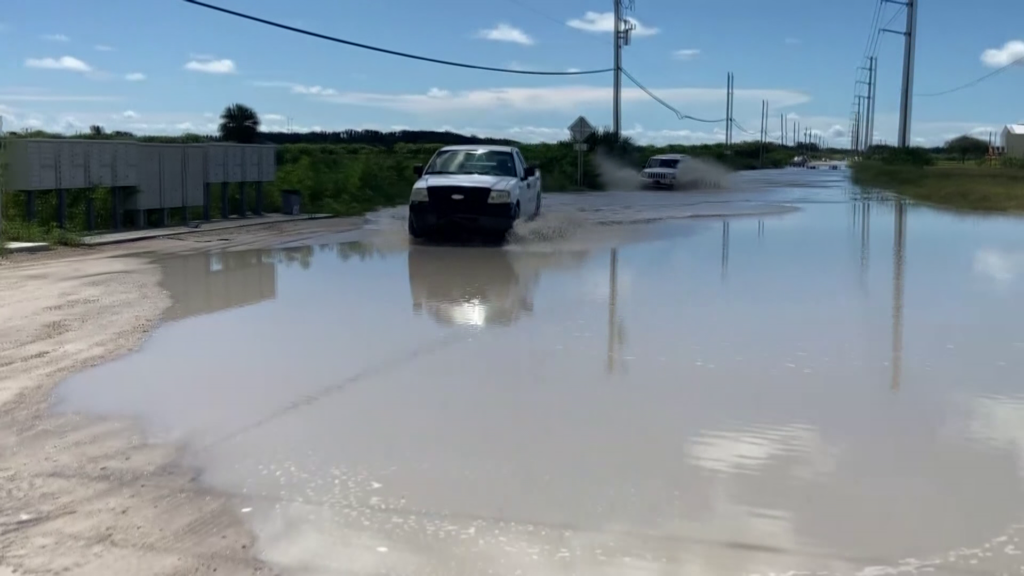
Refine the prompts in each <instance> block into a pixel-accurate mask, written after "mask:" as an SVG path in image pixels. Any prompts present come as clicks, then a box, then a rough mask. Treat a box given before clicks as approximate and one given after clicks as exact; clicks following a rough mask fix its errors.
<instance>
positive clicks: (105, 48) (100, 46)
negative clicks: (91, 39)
mask: <svg viewBox="0 0 1024 576" xmlns="http://www.w3.org/2000/svg"><path fill="white" fill-rule="evenodd" d="M93 48H94V49H96V50H98V51H100V52H113V51H114V48H113V47H111V46H107V45H105V44H97V45H95V46H93Z"/></svg>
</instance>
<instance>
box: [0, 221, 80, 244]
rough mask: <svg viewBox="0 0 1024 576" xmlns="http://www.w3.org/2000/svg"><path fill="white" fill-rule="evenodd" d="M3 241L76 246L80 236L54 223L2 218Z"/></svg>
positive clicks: (1, 238) (0, 240)
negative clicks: (35, 222) (41, 223)
mask: <svg viewBox="0 0 1024 576" xmlns="http://www.w3.org/2000/svg"><path fill="white" fill-rule="evenodd" d="M5 242H46V243H47V244H50V245H53V246H78V245H80V244H81V243H82V236H81V235H80V234H79V233H78V232H76V231H74V230H62V229H61V228H59V227H57V226H56V225H55V224H46V225H40V224H33V223H28V222H19V221H17V220H14V221H11V220H4V222H3V230H2V231H0V244H2V243H5Z"/></svg>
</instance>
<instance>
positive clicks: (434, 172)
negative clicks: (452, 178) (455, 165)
mask: <svg viewBox="0 0 1024 576" xmlns="http://www.w3.org/2000/svg"><path fill="white" fill-rule="evenodd" d="M430 174H459V172H446V171H444V170H431V171H430V172H424V173H423V175H424V176H428V175H430Z"/></svg>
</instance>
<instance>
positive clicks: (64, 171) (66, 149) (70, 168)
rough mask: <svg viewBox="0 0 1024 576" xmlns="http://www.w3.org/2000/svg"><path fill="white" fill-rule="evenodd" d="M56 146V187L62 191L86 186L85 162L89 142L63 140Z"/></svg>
mask: <svg viewBox="0 0 1024 576" xmlns="http://www.w3.org/2000/svg"><path fill="white" fill-rule="evenodd" d="M58 142H59V143H58V144H57V167H58V172H57V177H58V179H59V180H58V182H57V187H58V188H60V189H63V190H71V189H74V188H85V187H86V186H88V185H89V184H88V178H87V177H86V174H85V171H86V161H85V157H86V155H87V154H88V149H89V147H90V146H91V144H92V143H91V142H88V141H85V142H83V141H81V140H77V141H76V140H63V141H58Z"/></svg>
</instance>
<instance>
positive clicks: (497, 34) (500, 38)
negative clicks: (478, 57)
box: [476, 23, 534, 46]
mask: <svg viewBox="0 0 1024 576" xmlns="http://www.w3.org/2000/svg"><path fill="white" fill-rule="evenodd" d="M476 37H477V38H483V39H484V40H494V41H495V42H512V43H513V44H522V45H523V46H532V45H533V44H534V41H533V38H530V36H529V35H528V34H527V33H526V32H523V31H522V30H520V29H519V28H516V27H514V26H509V25H508V24H504V23H502V24H498V25H497V26H495V27H494V28H490V29H485V30H480V31H479V32H477V33H476Z"/></svg>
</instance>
